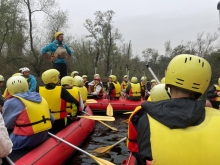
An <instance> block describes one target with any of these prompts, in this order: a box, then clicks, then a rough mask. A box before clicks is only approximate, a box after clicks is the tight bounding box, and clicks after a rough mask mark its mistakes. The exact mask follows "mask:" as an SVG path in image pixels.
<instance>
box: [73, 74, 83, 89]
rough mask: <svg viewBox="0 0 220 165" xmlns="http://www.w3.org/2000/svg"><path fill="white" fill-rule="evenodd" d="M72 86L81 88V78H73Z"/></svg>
mask: <svg viewBox="0 0 220 165" xmlns="http://www.w3.org/2000/svg"><path fill="white" fill-rule="evenodd" d="M73 85H74V86H77V87H82V86H83V78H82V77H81V76H75V77H74V78H73Z"/></svg>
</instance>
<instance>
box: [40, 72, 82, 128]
mask: <svg viewBox="0 0 220 165" xmlns="http://www.w3.org/2000/svg"><path fill="white" fill-rule="evenodd" d="M59 76H60V73H59V71H58V70H56V69H49V70H47V71H45V72H43V74H42V81H43V83H44V84H45V86H40V87H39V93H40V95H41V96H42V97H44V98H45V99H46V101H47V102H48V105H49V109H50V112H51V113H52V115H53V117H54V119H55V122H54V124H53V130H61V129H63V128H64V127H65V126H66V125H67V111H66V102H69V103H72V104H75V105H76V106H77V107H79V102H78V101H77V100H76V99H75V98H74V97H73V96H71V94H70V93H69V92H68V91H67V90H66V89H65V88H63V87H62V86H58V85H57V84H59V82H60V79H59Z"/></svg>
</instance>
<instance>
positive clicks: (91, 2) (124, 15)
mask: <svg viewBox="0 0 220 165" xmlns="http://www.w3.org/2000/svg"><path fill="white" fill-rule="evenodd" d="M58 1H59V3H60V8H61V9H62V10H67V11H68V12H69V22H70V24H71V27H70V29H69V31H68V32H69V33H71V34H73V35H74V36H76V35H77V36H78V37H80V36H83V35H86V34H88V32H87V30H86V28H85V27H84V26H83V23H84V22H85V20H86V19H92V20H93V19H94V12H95V11H102V12H104V11H107V10H113V11H114V12H115V13H116V14H115V17H114V23H115V24H114V25H115V27H117V28H118V29H119V31H120V32H121V33H122V35H123V38H124V42H129V40H131V43H132V48H133V53H134V54H136V53H138V54H139V55H140V56H141V52H142V50H144V49H146V48H149V47H151V48H155V49H158V50H159V52H160V53H161V54H163V53H164V42H165V41H167V40H170V41H171V45H172V47H174V46H177V45H178V44H180V43H181V41H182V40H183V41H187V40H195V38H196V35H197V33H199V32H210V33H213V32H215V31H217V28H218V26H219V11H218V10H217V3H218V2H219V1H217V0H58Z"/></svg>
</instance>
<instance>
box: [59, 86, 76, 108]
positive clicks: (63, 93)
mask: <svg viewBox="0 0 220 165" xmlns="http://www.w3.org/2000/svg"><path fill="white" fill-rule="evenodd" d="M61 99H63V100H65V101H66V102H69V103H73V104H75V105H76V106H77V107H78V106H79V102H78V101H77V100H76V99H75V98H74V97H73V96H72V95H71V94H70V93H69V92H68V91H67V90H66V89H65V88H63V87H62V91H61Z"/></svg>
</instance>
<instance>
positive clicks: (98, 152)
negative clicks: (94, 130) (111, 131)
mask: <svg viewBox="0 0 220 165" xmlns="http://www.w3.org/2000/svg"><path fill="white" fill-rule="evenodd" d="M113 147H114V146H107V147H100V148H97V149H95V150H93V152H95V153H97V154H104V153H108V152H109V151H110V150H111V149H112V148H113Z"/></svg>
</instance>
